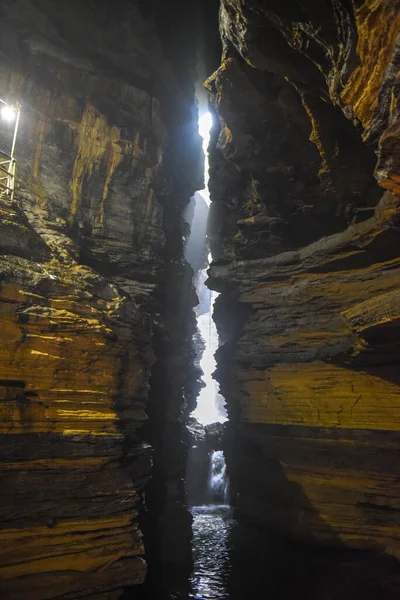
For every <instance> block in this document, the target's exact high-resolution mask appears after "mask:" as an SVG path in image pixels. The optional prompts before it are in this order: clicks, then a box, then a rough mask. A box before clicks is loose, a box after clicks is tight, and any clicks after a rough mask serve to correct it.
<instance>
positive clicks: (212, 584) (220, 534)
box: [190, 505, 233, 600]
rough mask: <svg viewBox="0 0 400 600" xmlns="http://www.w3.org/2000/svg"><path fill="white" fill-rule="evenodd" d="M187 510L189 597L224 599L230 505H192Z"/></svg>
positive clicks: (228, 562) (230, 526) (231, 521)
mask: <svg viewBox="0 0 400 600" xmlns="http://www.w3.org/2000/svg"><path fill="white" fill-rule="evenodd" d="M191 512H192V515H193V558H194V572H193V575H192V578H191V588H192V592H191V594H190V598H196V600H206V599H212V598H220V599H222V598H224V599H228V598H229V595H228V587H227V586H228V577H229V572H230V566H229V565H230V561H229V536H230V533H231V530H232V524H233V517H232V509H231V508H230V507H229V506H216V505H208V506H194V507H193V508H192V509H191Z"/></svg>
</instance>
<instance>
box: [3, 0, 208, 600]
mask: <svg viewBox="0 0 400 600" xmlns="http://www.w3.org/2000/svg"><path fill="white" fill-rule="evenodd" d="M0 8H1V14H2V17H1V25H0V28H1V35H0V39H1V41H0V44H1V46H2V47H1V52H2V57H3V58H2V64H1V68H0V97H2V98H5V99H6V100H8V101H15V100H19V101H20V102H21V103H22V106H23V112H22V118H21V126H20V133H19V137H18V144H17V159H18V175H17V195H16V203H15V205H14V206H10V204H9V203H8V202H7V201H6V200H5V199H4V198H2V199H0V219H1V222H0V236H1V237H0V251H1V256H0V270H1V275H0V334H1V347H0V406H1V421H0V429H1V434H2V436H1V444H2V449H3V452H2V460H3V462H2V464H1V471H2V500H1V525H2V533H1V538H0V539H1V555H2V558H1V561H0V562H1V564H2V567H1V580H2V592H3V594H4V595H5V597H7V598H10V599H12V598H16V599H24V598H26V599H27V600H28V599H29V600H31V599H32V600H35V599H36V598H37V599H39V598H40V599H41V600H44V599H45V598H49V599H50V598H54V597H60V596H63V597H68V598H75V597H85V598H89V597H96V599H100V598H107V599H109V598H110V599H111V598H114V597H115V598H117V597H119V595H120V592H121V589H122V588H124V587H125V586H129V585H133V584H137V583H141V582H143V580H144V576H145V572H146V565H145V562H144V560H143V555H144V548H143V541H142V535H141V533H140V531H139V525H138V514H137V513H138V509H139V507H140V504H141V502H140V495H141V492H142V490H143V488H144V485H145V484H146V483H147V481H148V479H149V475H150V467H151V460H153V461H154V464H155V465H156V469H157V471H156V476H155V479H154V481H153V484H152V486H153V488H152V489H151V490H150V491H149V496H150V497H151V495H153V497H156V499H157V502H156V510H157V515H158V519H157V520H156V519H155V518H154V519H153V513H152V512H151V511H152V510H153V509H152V506H149V507H148V510H149V513H148V514H149V515H150V517H149V518H150V521H151V523H152V528H153V531H152V534H153V535H152V538H150V537H149V538H148V539H149V544H150V546H151V552H152V553H153V555H154V556H155V557H156V559H157V560H159V561H160V562H162V563H163V564H171V565H180V566H181V565H182V562H186V563H187V562H188V561H189V562H190V551H188V544H189V539H190V518H189V516H188V514H187V512H186V509H185V508H184V505H183V503H182V501H183V499H184V490H183V488H182V484H181V481H182V478H183V472H184V464H185V460H184V456H185V444H184V435H183V433H184V431H183V429H184V428H183V425H182V424H181V423H180V421H178V419H179V417H180V415H181V411H182V406H183V404H184V400H185V394H186V388H187V386H188V385H189V383H190V378H191V371H190V364H191V359H192V356H191V349H190V346H189V341H190V338H191V331H192V327H193V317H192V314H191V308H192V305H193V304H194V298H193V295H192V293H191V276H190V272H189V270H188V268H187V266H185V263H184V261H183V259H182V256H183V249H182V230H181V222H182V219H181V216H180V215H181V213H182V210H183V208H184V206H185V205H186V203H187V202H188V201H189V198H190V196H191V195H192V194H193V192H194V190H195V189H198V188H199V187H201V170H200V169H199V167H198V165H199V159H200V139H199V138H198V137H197V136H196V134H195V131H196V127H197V124H196V122H195V120H194V116H193V115H194V112H193V110H192V109H193V92H192V79H191V78H192V74H191V70H192V68H193V64H194V49H193V55H191V53H190V48H186V49H185V53H183V52H181V51H180V50H179V48H176V50H175V54H174V52H172V51H171V52H169V46H168V44H169V38H168V36H172V37H174V29H173V27H174V26H173V22H174V17H173V15H172V14H170V15H169V20H170V21H171V23H172V25H171V23H170V27H168V28H167V31H166V33H165V36H164V37H163V38H162V39H161V37H160V36H159V34H158V33H157V30H158V24H157V18H161V16H160V15H157V13H154V14H153V15H152V16H150V15H151V12H152V11H149V14H148V15H145V14H142V13H141V12H140V10H139V8H138V5H137V4H136V5H135V4H132V3H130V2H126V3H124V2H121V3H112V2H107V1H101V2H97V1H96V2H95V1H93V2H90V1H89V2H84V3H82V2H79V1H78V0H76V1H72V2H71V1H70V0H68V1H65V2H63V1H62V2H57V3H54V2H52V1H51V0H48V1H45V2H40V3H37V2H33V0H32V1H29V0H26V1H22V0H21V1H17V2H13V3H6V2H1V7H0ZM148 8H149V7H148ZM171 10H173V8H171ZM186 16H187V15H185V12H184V11H183V12H181V13H180V17H181V20H182V19H183V20H184V19H185V18H186ZM153 18H154V20H153ZM175 22H176V23H177V22H178V21H177V20H176V19H175ZM166 23H168V19H167V20H166ZM180 24H182V22H181V21H180ZM186 26H187V33H188V35H192V37H193V34H190V31H191V30H190V27H191V22H190V21H188V22H187V23H186ZM174 41H175V44H178V46H179V39H178V38H176V36H175V40H174ZM179 52H180V55H181V56H184V61H183V60H182V61H181V62H179V60H178V59H177V57H176V55H177V54H179ZM167 56H169V57H170V58H169V59H167V58H166V57H167ZM5 127H6V126H5V125H4V124H2V125H1V131H0V134H1V140H2V144H3V140H5V141H4V144H6V142H7V139H8V138H7V130H6V129H5ZM4 149H6V148H4ZM150 384H151V389H150V388H149V385H150ZM149 389H150V392H149ZM149 394H150V402H149ZM155 407H156V408H155ZM157 407H158V408H157ZM146 413H147V415H149V416H150V421H149V424H148V425H146V427H147V431H144V432H143V431H141V432H140V433H138V428H140V427H141V426H142V425H143V423H144V422H145V419H146V418H147V417H146ZM156 417H157V418H156ZM171 437H172V438H173V439H174V444H172V445H171V444H170V443H169V441H170V438H171ZM144 440H146V441H144ZM148 440H150V441H151V442H152V445H153V447H154V450H153V452H152V451H151V448H150V445H149V444H148V443H147V441H148ZM152 456H153V459H152V458H151V457H152ZM153 504H154V503H153ZM177 523H178V525H179V526H178V529H179V535H177V537H176V543H175V545H174V548H173V550H174V551H173V552H172V551H170V552H169V554H168V551H167V549H168V544H169V540H170V539H171V535H172V534H171V531H173V530H174V529H175V528H176V527H177Z"/></svg>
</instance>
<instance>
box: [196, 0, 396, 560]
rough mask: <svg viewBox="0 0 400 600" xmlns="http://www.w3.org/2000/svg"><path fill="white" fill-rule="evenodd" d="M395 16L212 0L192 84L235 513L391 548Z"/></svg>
mask: <svg viewBox="0 0 400 600" xmlns="http://www.w3.org/2000/svg"><path fill="white" fill-rule="evenodd" d="M399 17H400V6H399V3H398V2H396V1H393V2H374V3H373V2H360V3H356V4H355V5H350V4H349V3H346V2H334V3H325V4H323V5H322V4H321V3H314V2H311V3H310V2H286V3H277V2H273V1H269V0H268V1H266V2H264V3H262V4H260V3H258V2H252V0H249V1H248V2H247V1H246V2H236V1H235V0H223V2H222V5H221V22H220V29H221V36H222V40H223V56H222V62H221V66H220V67H219V69H218V70H217V71H216V72H215V73H214V75H212V76H211V77H210V78H209V80H208V81H207V83H206V86H207V87H208V89H209V91H210V93H211V95H212V98H213V104H214V107H215V110H216V112H217V113H218V116H219V119H220V123H221V130H220V133H219V136H218V139H216V136H217V132H215V134H214V136H215V140H216V143H215V145H214V148H213V150H212V157H211V169H210V176H211V180H210V190H211V198H212V209H211V210H212V214H213V216H214V222H213V225H212V250H213V257H214V262H213V264H212V265H211V269H210V270H209V285H210V286H211V287H212V289H215V290H217V291H219V292H220V293H221V295H220V296H219V298H218V300H217V302H216V306H215V316H216V320H217V325H218V328H219V333H220V337H221V340H222V344H223V345H222V346H221V347H220V349H219V351H218V353H217V365H218V368H217V378H218V380H219V382H220V385H221V390H222V393H223V395H224V397H225V398H226V400H227V403H228V411H229V417H230V426H229V435H228V437H227V441H226V443H225V451H226V455H227V461H228V467H229V472H230V476H231V485H232V494H233V497H235V499H236V500H235V502H236V508H237V513H238V516H239V518H243V519H248V520H249V521H252V522H253V523H256V524H257V523H258V524H261V523H263V524H265V525H267V526H268V527H271V528H274V529H277V530H279V531H285V532H286V533H288V534H289V535H291V536H295V537H297V538H299V539H301V540H303V541H304V540H307V541H311V542H313V543H315V542H317V543H323V544H329V545H334V546H339V547H343V546H350V547H357V548H374V549H378V550H379V551H384V552H386V553H388V554H393V555H395V556H397V557H399V556H400V538H399V532H400V521H399V515H400V512H399V511H400V497H399V494H398V489H397V485H396V481H397V479H398V461H397V459H396V455H397V452H398V448H399V442H400V437H399V431H398V425H397V423H398V417H399V410H400V391H399V383H400V381H399V376H398V373H399V362H400V354H399V346H398V343H397V341H396V340H397V331H398V318H399V315H398V302H397V288H398V284H399V275H400V271H399V244H398V228H399V197H398V195H397V194H398V193H399V190H398V187H397V183H396V182H398V177H399V163H398V143H399V141H398V136H397V134H396V131H397V129H398V106H397V103H398V81H397V78H398V46H397V45H396V44H397V42H396V40H397V36H398V33H399ZM389 138H390V144H388V139H389ZM385 190H386V191H385Z"/></svg>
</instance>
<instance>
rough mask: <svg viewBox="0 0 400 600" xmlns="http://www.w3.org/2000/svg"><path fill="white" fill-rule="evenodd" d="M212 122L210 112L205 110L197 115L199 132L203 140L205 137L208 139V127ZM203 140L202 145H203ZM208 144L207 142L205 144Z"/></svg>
mask: <svg viewBox="0 0 400 600" xmlns="http://www.w3.org/2000/svg"><path fill="white" fill-rule="evenodd" d="M212 123H213V120H212V116H211V113H209V112H205V113H203V114H202V115H200V117H199V134H200V135H201V137H202V138H203V140H204V142H205V141H206V139H208V140H209V139H210V129H211V125H212ZM204 142H203V145H204ZM207 146H208V144H207Z"/></svg>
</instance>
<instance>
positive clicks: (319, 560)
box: [179, 505, 400, 600]
mask: <svg viewBox="0 0 400 600" xmlns="http://www.w3.org/2000/svg"><path fill="white" fill-rule="evenodd" d="M191 511H192V514H193V552H194V572H193V575H192V577H191V581H190V583H191V593H190V598H193V599H196V600H208V599H210V600H211V599H214V598H218V599H225V600H228V599H229V600H253V599H257V600H294V599H296V600H399V598H400V570H399V563H398V562H397V561H396V560H395V559H393V558H391V557H389V556H387V555H383V554H378V553H374V552H367V551H352V550H346V549H336V550H335V549H323V548H320V547H313V546H311V547H310V546H302V545H300V544H296V543H294V542H292V541H289V540H287V539H285V538H282V537H280V536H277V535H275V534H273V533H272V532H269V531H266V530H263V529H260V528H259V527H252V526H251V525H250V524H249V523H247V524H243V523H240V524H239V523H238V522H237V521H236V519H235V518H234V516H233V513H232V509H231V508H230V507H228V506H215V505H214V506H197V507H193V508H192V509H191ZM179 598H183V596H179Z"/></svg>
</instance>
